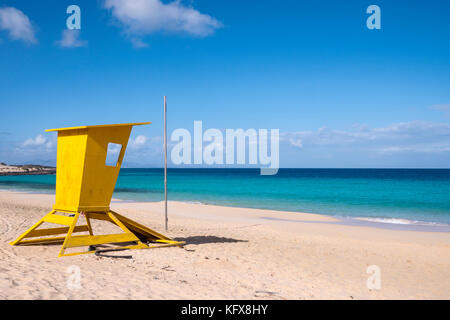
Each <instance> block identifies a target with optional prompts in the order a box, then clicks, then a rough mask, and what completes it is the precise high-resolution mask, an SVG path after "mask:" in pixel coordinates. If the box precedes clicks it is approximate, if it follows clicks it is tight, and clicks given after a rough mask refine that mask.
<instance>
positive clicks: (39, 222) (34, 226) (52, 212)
mask: <svg viewBox="0 0 450 320" xmlns="http://www.w3.org/2000/svg"><path fill="white" fill-rule="evenodd" d="M55 212H56V211H55V210H52V211H50V212H49V213H47V214H46V215H45V216H44V217H43V218H42V219H41V220H39V221H38V222H36V223H35V224H34V225H33V226H32V227H31V228H29V229H28V230H27V231H25V232H24V233H22V234H21V235H20V236H19V237H18V238H17V239H16V240H14V241H12V242H10V243H9V244H10V245H12V246H15V245H17V244H19V243H20V241H22V240H23V239H24V238H27V237H28V235H29V234H30V233H31V232H32V231H34V230H35V229H37V228H38V227H39V226H40V225H41V224H43V223H44V222H45V221H44V219H45V217H46V216H49V215H51V214H54V213H55Z"/></svg>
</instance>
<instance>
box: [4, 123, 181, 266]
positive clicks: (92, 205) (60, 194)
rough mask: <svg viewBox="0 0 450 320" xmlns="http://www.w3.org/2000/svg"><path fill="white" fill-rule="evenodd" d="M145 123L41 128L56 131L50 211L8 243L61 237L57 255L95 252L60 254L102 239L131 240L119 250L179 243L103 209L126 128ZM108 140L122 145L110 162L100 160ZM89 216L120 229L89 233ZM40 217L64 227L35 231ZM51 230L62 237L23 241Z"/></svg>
mask: <svg viewBox="0 0 450 320" xmlns="http://www.w3.org/2000/svg"><path fill="white" fill-rule="evenodd" d="M149 123H150V122H139V123H124V124H117V125H98V126H80V127H70V128H59V129H49V130H46V131H56V132H58V150H57V161H56V163H57V164H56V167H57V168H56V198H55V203H54V205H53V210H52V211H51V212H49V213H48V214H47V215H45V216H44V217H43V218H42V219H41V220H39V221H38V222H37V223H35V224H34V225H33V226H32V227H31V228H30V229H28V230H27V231H25V232H24V233H23V234H22V235H21V236H19V237H18V238H17V239H16V240H15V241H13V242H11V244H12V245H20V244H35V243H48V242H55V241H63V245H62V247H61V250H60V252H59V256H60V257H62V256H68V255H76V254H84V253H92V252H95V251H93V250H90V251H87V252H75V253H69V254H66V253H65V250H66V248H72V247H80V246H90V245H98V244H106V243H123V242H135V243H136V244H133V245H125V246H119V248H122V249H124V248H128V249H142V248H153V247H159V246H180V245H182V244H183V242H179V241H174V240H172V239H170V238H168V237H166V236H164V235H162V234H160V233H158V232H156V231H154V230H152V229H150V228H147V227H145V226H143V225H142V224H139V223H137V222H136V221H133V220H131V219H129V218H126V217H124V216H122V215H119V214H118V213H116V212H113V211H110V208H109V207H110V202H111V198H112V195H113V192H114V187H115V184H116V181H117V177H118V175H119V171H120V167H121V165H122V161H123V158H124V156H125V150H126V148H127V144H128V139H129V137H130V133H131V129H132V127H133V126H135V125H143V124H149ZM109 143H115V144H119V145H121V146H122V148H121V150H120V153H119V155H118V161H117V164H116V165H115V166H114V165H113V166H109V165H106V157H107V151H108V144H109ZM56 212H65V213H74V217H67V216H62V215H58V214H55V213H56ZM80 213H83V214H84V215H85V217H86V225H82V226H77V225H76V224H77V221H78V219H79V216H80ZM90 219H96V220H104V221H109V222H111V223H113V224H115V225H117V226H118V227H119V228H120V229H121V230H122V231H123V232H124V233H121V234H112V235H94V232H93V230H92V226H91V223H90ZM44 222H49V223H53V224H60V225H64V226H66V227H60V228H47V229H39V230H38V229H37V228H38V227H39V226H40V225H41V224H42V223H44ZM74 232H89V235H83V236H80V235H78V236H73V235H72V234H73V233H74ZM56 234H66V236H64V237H47V238H38V239H29V240H24V239H25V238H32V237H45V236H51V235H56ZM142 241H149V242H156V243H158V245H156V246H148V245H147V244H145V243H143V242H142Z"/></svg>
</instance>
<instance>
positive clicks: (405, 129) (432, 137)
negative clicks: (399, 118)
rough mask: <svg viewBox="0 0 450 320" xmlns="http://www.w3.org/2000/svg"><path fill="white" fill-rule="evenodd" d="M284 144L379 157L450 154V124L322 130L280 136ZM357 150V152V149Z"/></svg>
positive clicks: (424, 123)
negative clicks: (342, 149)
mask: <svg viewBox="0 0 450 320" xmlns="http://www.w3.org/2000/svg"><path fill="white" fill-rule="evenodd" d="M280 139H281V141H286V142H288V143H289V144H290V145H291V146H293V147H296V148H301V149H302V148H303V149H305V148H308V147H317V146H335V147H338V148H339V147H352V148H355V149H354V150H355V152H356V150H357V149H359V150H365V152H367V151H375V152H380V153H393V152H447V151H450V124H449V123H435V122H425V121H413V122H401V123H394V124H391V125H389V126H387V127H381V128H370V127H369V126H367V125H358V126H354V127H353V128H352V129H350V130H333V129H329V128H319V129H318V130H316V131H299V132H283V133H280ZM356 148H357V149H356Z"/></svg>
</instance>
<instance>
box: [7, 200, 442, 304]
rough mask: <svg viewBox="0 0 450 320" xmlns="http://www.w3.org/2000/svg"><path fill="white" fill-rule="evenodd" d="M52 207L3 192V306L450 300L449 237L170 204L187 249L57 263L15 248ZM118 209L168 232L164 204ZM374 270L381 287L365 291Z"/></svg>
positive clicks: (42, 252) (175, 230)
mask: <svg viewBox="0 0 450 320" xmlns="http://www.w3.org/2000/svg"><path fill="white" fill-rule="evenodd" d="M53 200H54V196H51V195H38V194H24V193H12V192H0V271H1V272H0V298H1V299H259V298H261V299H336V298H338V299H386V298H389V299H417V298H424V299H432V298H438V299H448V298H449V297H450V295H449V292H450V233H444V232H419V231H398V230H387V229H380V228H373V227H363V226H349V225H345V224H339V223H336V222H337V220H336V219H334V218H332V217H327V216H321V215H313V214H300V213H290V212H276V211H270V210H256V209H242V208H228V207H219V206H210V205H201V204H188V203H180V202H170V203H169V212H170V213H169V214H170V217H169V227H170V229H169V232H168V233H167V234H168V235H169V236H171V237H174V238H176V239H180V240H183V241H186V242H187V245H186V246H185V247H184V248H176V247H175V248H158V249H147V250H129V251H119V252H114V253H108V254H107V255H108V256H96V255H93V254H88V255H80V256H73V257H63V258H57V254H58V251H59V247H60V245H47V246H16V247H12V246H10V245H9V244H8V242H9V241H11V240H13V239H15V238H16V237H17V236H18V235H20V234H21V233H22V232H23V231H24V230H26V229H27V228H28V227H29V226H31V225H32V224H33V223H34V222H35V221H37V220H38V219H39V218H40V217H41V216H42V215H43V214H45V213H46V212H47V211H48V210H49V209H50V208H51V205H52V203H53ZM112 207H113V208H114V209H116V210H117V211H118V212H120V213H122V214H125V215H127V216H129V217H131V218H133V219H136V220H137V221H139V222H141V223H143V224H145V225H147V226H149V227H151V228H154V229H155V230H158V231H161V232H162V231H163V224H162V223H163V216H162V212H163V204H162V203H129V202H120V201H114V202H113V203H112ZM108 228H110V226H109V225H101V222H99V223H98V224H96V225H94V229H96V230H102V231H107V229H108ZM94 231H95V230H94ZM371 265H376V266H378V267H379V270H380V272H381V273H380V279H381V288H380V289H369V288H368V287H367V279H368V278H369V276H370V274H367V272H366V271H367V267H368V266H371ZM77 270H79V271H80V277H79V279H80V287H77V286H76V284H77V283H76V281H75V282H74V279H76V278H74V275H76V273H74V272H76V271H77ZM74 283H75V285H74Z"/></svg>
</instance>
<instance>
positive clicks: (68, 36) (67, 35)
mask: <svg viewBox="0 0 450 320" xmlns="http://www.w3.org/2000/svg"><path fill="white" fill-rule="evenodd" d="M79 38H80V30H76V29H73V30H69V29H65V30H63V32H62V39H61V40H59V41H56V43H57V44H58V45H59V46H61V47H63V48H77V47H84V46H86V45H87V41H85V40H80V39H79Z"/></svg>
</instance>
